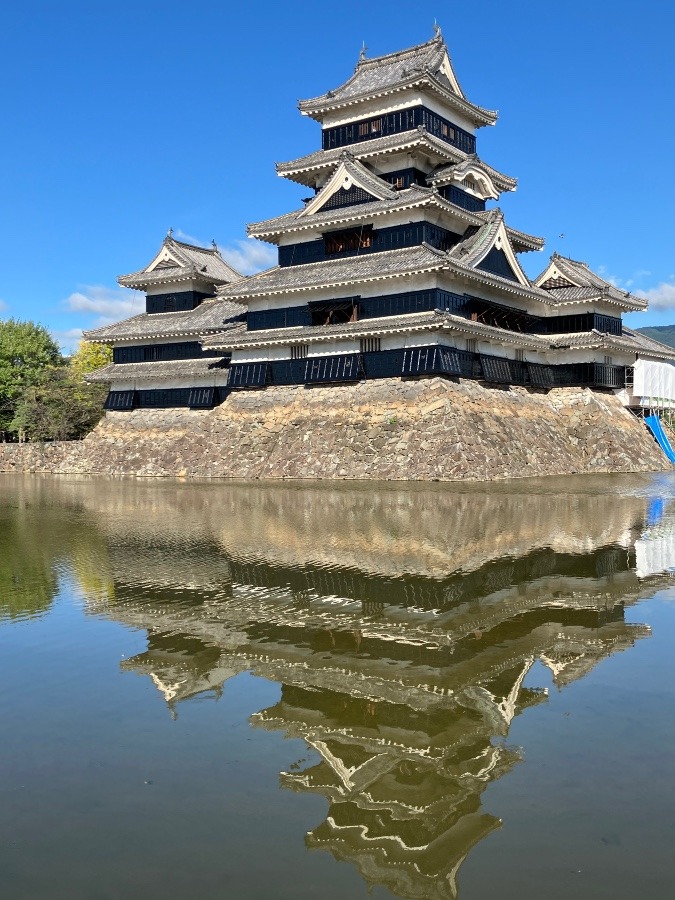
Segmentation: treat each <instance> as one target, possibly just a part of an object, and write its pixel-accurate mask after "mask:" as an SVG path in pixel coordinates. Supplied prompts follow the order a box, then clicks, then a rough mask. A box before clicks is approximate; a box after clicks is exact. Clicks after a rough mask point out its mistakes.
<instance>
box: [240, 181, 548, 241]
mask: <svg viewBox="0 0 675 900" xmlns="http://www.w3.org/2000/svg"><path fill="white" fill-rule="evenodd" d="M430 205H433V206H436V207H438V208H439V209H443V210H445V211H446V212H449V213H452V214H453V215H456V216H457V217H458V218H460V219H464V220H465V221H466V222H468V223H469V224H471V225H479V224H481V221H482V220H481V219H479V218H478V217H477V216H476V215H475V213H472V212H470V211H469V210H466V209H464V208H463V207H461V206H457V204H455V203H452V202H451V201H450V200H445V199H444V198H442V197H440V196H439V195H438V194H430V195H429V196H427V197H420V198H419V199H418V200H415V201H410V202H408V203H402V204H401V205H400V206H395V207H389V208H388V209H382V210H372V209H368V207H369V206H371V204H369V203H363V204H359V205H358V206H348V207H345V213H344V214H343V215H342V216H340V217H336V218H335V219H334V220H332V221H329V222H326V221H323V222H316V221H314V222H313V221H311V219H304V220H302V221H300V222H298V221H295V222H292V223H290V224H289V226H288V227H281V228H278V229H267V230H265V229H264V228H262V227H261V226H263V225H264V224H265V223H264V222H259V223H254V224H252V225H247V226H246V232H247V234H248V236H249V237H254V238H257V239H258V240H262V241H266V242H267V243H269V244H276V243H277V240H278V238H280V237H281V236H282V235H284V234H292V233H294V232H300V231H309V230H312V229H314V228H333V227H334V226H337V225H344V224H346V223H348V222H355V221H358V220H359V219H370V218H375V217H378V216H384V215H390V214H391V213H399V212H406V211H407V210H410V209H419V208H423V207H425V206H430ZM348 210H349V211H350V212H349V213H348V212H347V211H348ZM357 210H359V212H356V211H357ZM275 238H276V240H275ZM542 246H543V241H542ZM528 249H529V248H528ZM532 249H533V250H538V249H540V248H539V247H537V246H535V247H532Z"/></svg>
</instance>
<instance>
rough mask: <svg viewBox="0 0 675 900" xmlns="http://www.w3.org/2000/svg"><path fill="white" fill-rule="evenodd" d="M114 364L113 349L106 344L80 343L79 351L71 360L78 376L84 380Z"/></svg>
mask: <svg viewBox="0 0 675 900" xmlns="http://www.w3.org/2000/svg"><path fill="white" fill-rule="evenodd" d="M111 362H112V348H110V347H107V346H106V345H105V344H93V343H92V342H91V341H80V343H79V344H78V346H77V350H76V351H75V353H74V354H73V355H72V356H71V358H70V365H71V367H72V369H73V371H74V373H75V374H76V375H79V377H80V378H82V379H83V378H84V376H85V375H88V374H89V373H90V372H94V371H95V370H96V369H100V368H102V367H103V366H107V365H108V363H111Z"/></svg>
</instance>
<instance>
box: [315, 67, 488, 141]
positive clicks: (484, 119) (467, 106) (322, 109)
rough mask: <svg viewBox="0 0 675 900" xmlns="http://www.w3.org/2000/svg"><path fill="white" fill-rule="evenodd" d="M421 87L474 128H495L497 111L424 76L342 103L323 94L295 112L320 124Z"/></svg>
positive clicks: (354, 97) (355, 96) (351, 98)
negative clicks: (331, 115) (353, 108)
mask: <svg viewBox="0 0 675 900" xmlns="http://www.w3.org/2000/svg"><path fill="white" fill-rule="evenodd" d="M419 85H424V86H426V87H429V88H431V89H432V90H433V91H436V93H438V94H440V95H441V96H442V97H443V98H444V99H445V100H446V101H447V102H449V103H450V104H451V105H454V106H455V107H456V108H457V109H458V111H461V112H462V113H463V114H464V115H465V116H466V117H467V118H468V119H469V120H470V121H471V122H472V124H473V125H475V126H476V127H477V128H481V127H483V126H484V125H494V124H495V122H496V121H497V112H496V110H491V109H483V108H482V107H480V106H476V105H475V104H473V103H470V102H469V101H468V100H465V99H463V98H462V97H459V96H458V95H457V94H455V93H454V92H453V91H450V90H448V89H447V88H445V87H443V85H441V84H440V83H439V82H438V81H437V80H436V79H435V78H433V77H431V76H429V75H425V76H422V77H419V76H415V77H413V78H408V79H406V80H405V81H400V82H398V83H397V84H393V85H389V86H387V87H386V88H383V89H381V90H378V91H365V92H364V93H361V94H354V95H353V96H352V97H348V98H345V99H343V100H339V99H332V98H329V97H328V96H327V95H326V94H323V95H322V96H321V97H314V98H313V99H310V100H300V101H298V109H299V110H300V112H301V113H302V115H303V116H308V117H309V118H311V119H314V120H315V121H317V122H322V120H323V117H324V115H325V113H327V112H332V111H335V110H339V109H346V108H347V107H349V106H355V105H358V104H359V103H365V102H367V101H369V100H378V99H380V98H381V97H387V96H389V95H391V94H398V93H400V92H401V91H406V90H410V89H411V88H415V87H418V86H419Z"/></svg>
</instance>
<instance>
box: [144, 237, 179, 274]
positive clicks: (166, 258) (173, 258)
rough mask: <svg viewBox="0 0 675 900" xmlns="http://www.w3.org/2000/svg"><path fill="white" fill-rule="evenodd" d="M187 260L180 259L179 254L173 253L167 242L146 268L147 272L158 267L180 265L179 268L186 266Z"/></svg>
mask: <svg viewBox="0 0 675 900" xmlns="http://www.w3.org/2000/svg"><path fill="white" fill-rule="evenodd" d="M184 266H185V262H184V261H183V260H182V259H179V257H178V254H176V253H173V252H172V251H171V250H170V249H169V248H168V247H167V246H166V243H164V245H163V246H162V249H161V250H160V251H159V253H158V254H157V256H156V257H155V258H154V259H153V261H152V262H151V263H150V265H149V266H148V267H147V268H146V269H145V271H146V272H154V271H155V270H156V269H173V268H176V267H178V268H179V269H182V268H184Z"/></svg>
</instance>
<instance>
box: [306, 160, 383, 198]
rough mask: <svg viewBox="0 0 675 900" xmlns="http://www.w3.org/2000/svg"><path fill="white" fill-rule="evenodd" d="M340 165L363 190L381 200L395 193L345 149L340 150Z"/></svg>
mask: <svg viewBox="0 0 675 900" xmlns="http://www.w3.org/2000/svg"><path fill="white" fill-rule="evenodd" d="M340 166H341V167H342V168H343V171H344V172H345V174H346V175H349V176H350V177H351V178H352V179H354V180H355V181H357V182H358V183H359V184H360V185H361V186H362V187H363V189H364V190H366V191H369V192H370V193H371V194H373V195H374V196H376V197H378V198H380V199H381V200H386V199H389V200H391V199H392V197H394V196H395V195H396V191H395V190H394V188H393V187H392V186H391V184H390V183H389V182H388V181H385V180H384V179H383V178H380V177H379V176H378V175H376V174H375V173H374V172H372V171H371V170H370V169H368V168H366V166H364V165H363V163H362V162H360V161H359V160H358V159H356V157H355V156H354V155H353V154H351V153H349V152H348V151H347V150H343V151H342V154H341V156H340ZM336 171H337V170H336ZM330 183H331V182H330V181H328V182H327V183H326V184H325V185H324V186H323V187H322V188H321V190H320V191H319V192H318V194H317V195H316V197H314V198H313V200H314V201H316V202H319V200H320V198H321V196H322V195H323V194H325V193H326V190H327V188H328V187H329V185H330Z"/></svg>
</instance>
